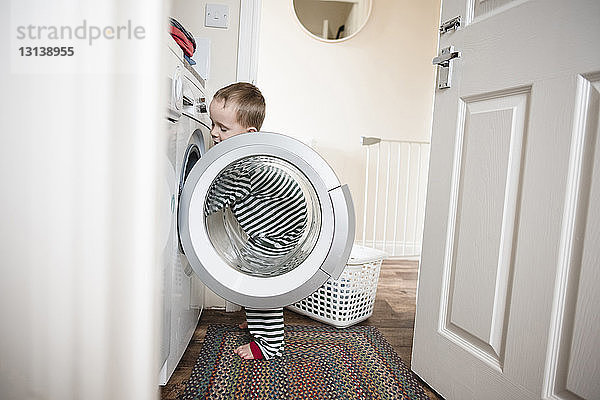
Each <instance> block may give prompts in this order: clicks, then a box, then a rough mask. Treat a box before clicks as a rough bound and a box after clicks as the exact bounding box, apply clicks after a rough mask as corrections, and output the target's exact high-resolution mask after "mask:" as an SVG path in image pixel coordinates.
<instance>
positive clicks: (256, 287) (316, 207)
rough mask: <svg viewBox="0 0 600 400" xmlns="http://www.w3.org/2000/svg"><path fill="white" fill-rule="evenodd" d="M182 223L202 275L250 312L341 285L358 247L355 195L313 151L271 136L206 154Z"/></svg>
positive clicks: (254, 136)
mask: <svg viewBox="0 0 600 400" xmlns="http://www.w3.org/2000/svg"><path fill="white" fill-rule="evenodd" d="M178 218H179V221H178V225H179V234H180V238H181V244H182V246H183V250H184V253H185V256H186V257H187V259H188V260H189V262H190V265H191V266H192V268H193V269H194V271H195V273H196V274H197V275H198V276H199V277H200V279H201V280H202V281H203V282H204V283H205V284H206V285H207V286H208V287H209V288H210V289H211V290H212V291H213V292H215V293H216V294H218V295H219V296H221V297H223V298H224V299H226V300H229V301H231V302H233V303H236V304H239V305H242V306H246V307H252V308H263V309H268V308H276V307H282V306H286V305H289V304H292V303H294V302H296V301H299V300H301V299H303V298H305V297H306V296H308V295H310V294H311V293H312V292H314V291H315V290H317V289H318V288H319V287H320V286H321V285H323V284H324V283H325V282H326V281H327V279H329V278H330V277H333V278H334V279H337V277H339V275H340V274H341V272H342V270H343V268H344V266H345V264H346V261H347V260H348V257H349V255H350V250H351V247H352V242H353V240H354V228H355V221H354V208H353V205H352V199H351V196H350V192H349V190H348V187H347V186H346V185H340V182H339V180H338V179H337V177H336V176H335V174H334V173H333V171H332V170H331V168H330V167H329V165H327V163H326V162H325V161H324V160H323V159H322V158H321V157H320V156H319V155H318V154H317V153H316V152H315V151H314V150H312V149H311V148H310V147H308V146H306V145H305V144H303V143H301V142H299V141H297V140H295V139H292V138H289V137H287V136H283V135H279V134H274V133H265V132H258V133H249V134H244V135H238V136H235V137H232V138H229V139H227V140H226V141H224V142H222V143H220V144H219V145H217V146H215V147H213V148H211V149H210V150H208V151H207V152H206V153H205V154H204V156H203V157H202V158H201V159H200V160H198V162H197V163H196V165H194V167H193V168H192V169H191V171H190V172H189V176H188V179H187V180H186V182H185V184H184V187H183V191H182V194H181V202H180V207H179V217H178Z"/></svg>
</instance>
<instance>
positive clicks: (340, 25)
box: [293, 0, 371, 42]
mask: <svg viewBox="0 0 600 400" xmlns="http://www.w3.org/2000/svg"><path fill="white" fill-rule="evenodd" d="M293 1H294V12H295V13H296V17H297V18H298V21H299V22H300V24H301V25H302V27H304V29H305V30H306V31H307V32H308V33H309V34H310V35H311V36H314V37H315V38H317V39H319V40H323V41H327V42H335V41H341V40H346V39H349V38H350V37H352V36H354V35H355V34H356V33H358V31H360V30H361V29H362V27H363V26H364V25H365V24H366V22H367V19H368V18H369V14H370V13H371V0H293Z"/></svg>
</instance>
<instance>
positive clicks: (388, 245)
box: [361, 136, 430, 258]
mask: <svg viewBox="0 0 600 400" xmlns="http://www.w3.org/2000/svg"><path fill="white" fill-rule="evenodd" d="M361 144H362V145H363V146H364V147H365V153H366V160H365V186H364V208H363V216H362V245H363V246H369V247H373V248H376V249H380V250H383V251H385V252H386V253H387V255H388V257H394V258H403V257H418V256H419V255H420V254H421V243H422V241H421V238H422V236H423V220H424V215H425V195H426V191H427V169H428V165H429V147H430V145H429V142H426V141H409V140H387V139H381V138H376V137H364V136H363V137H361Z"/></svg>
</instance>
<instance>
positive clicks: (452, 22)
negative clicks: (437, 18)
mask: <svg viewBox="0 0 600 400" xmlns="http://www.w3.org/2000/svg"><path fill="white" fill-rule="evenodd" d="M459 26H460V15H459V16H458V17H454V18H452V19H449V20H448V21H446V22H444V23H443V24H441V25H440V35H443V34H444V33H446V32H448V31H452V30H454V31H455V30H457V29H458V27H459Z"/></svg>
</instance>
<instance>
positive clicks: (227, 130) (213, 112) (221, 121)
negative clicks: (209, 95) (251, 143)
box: [209, 99, 256, 144]
mask: <svg viewBox="0 0 600 400" xmlns="http://www.w3.org/2000/svg"><path fill="white" fill-rule="evenodd" d="M223 105H224V101H223V100H220V99H216V100H213V101H212V102H211V103H210V107H209V110H210V119H211V121H212V128H211V130H210V135H211V136H212V138H213V141H214V142H215V144H217V143H220V142H221V141H223V140H225V139H229V138H230V137H232V136H235V135H239V134H240V133H246V132H256V128H254V127H244V126H242V125H240V124H239V122H238V121H237V117H236V115H235V110H234V108H233V107H232V106H231V104H227V105H226V106H225V107H223Z"/></svg>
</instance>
